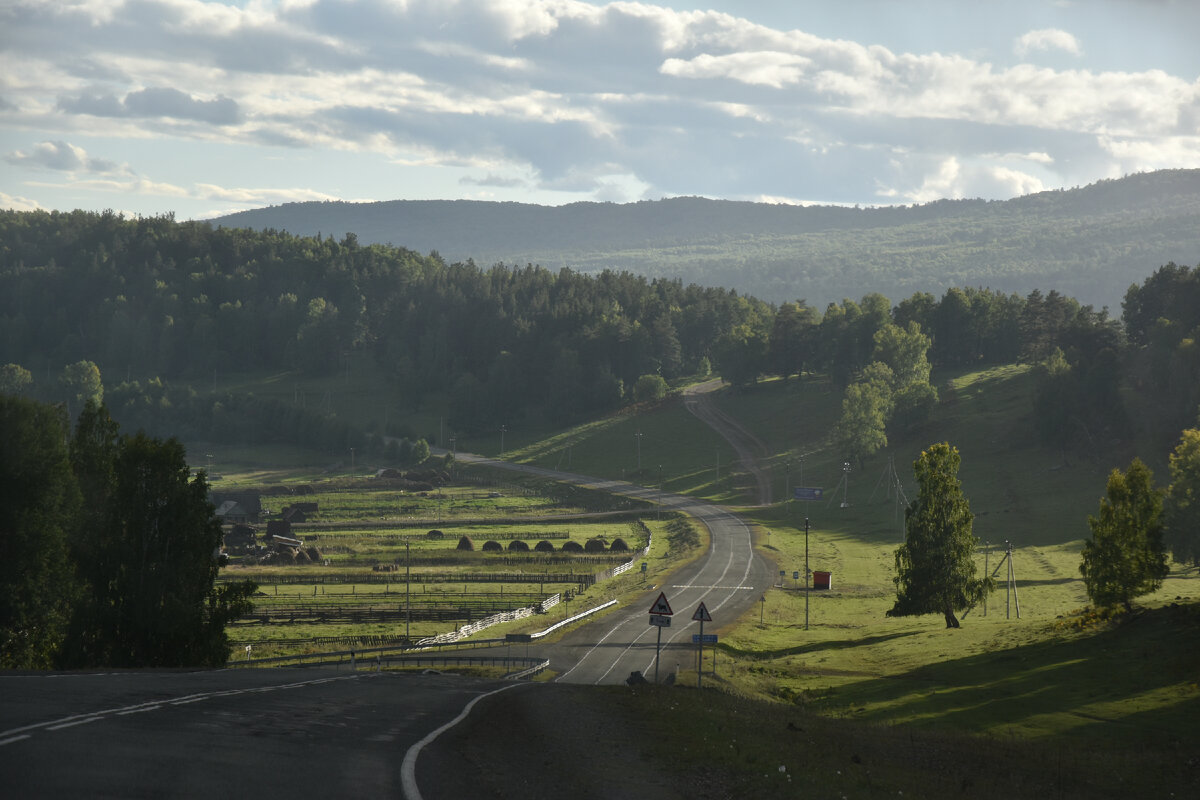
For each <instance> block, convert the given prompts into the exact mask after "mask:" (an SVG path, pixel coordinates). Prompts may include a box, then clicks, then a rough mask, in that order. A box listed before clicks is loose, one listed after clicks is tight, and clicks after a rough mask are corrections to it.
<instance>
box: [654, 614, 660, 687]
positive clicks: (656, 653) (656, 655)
mask: <svg viewBox="0 0 1200 800" xmlns="http://www.w3.org/2000/svg"><path fill="white" fill-rule="evenodd" d="M661 655H662V626H659V628H658V643H657V644H656V645H654V682H655V683H658V658H659V656H661Z"/></svg>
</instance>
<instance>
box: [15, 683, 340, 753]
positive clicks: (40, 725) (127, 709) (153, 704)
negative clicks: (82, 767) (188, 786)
mask: <svg viewBox="0 0 1200 800" xmlns="http://www.w3.org/2000/svg"><path fill="white" fill-rule="evenodd" d="M112 674H121V673H112ZM359 677H360V676H359V675H343V676H340V677H336V678H316V679H314V680H311V681H297V682H295V683H284V684H280V685H278V686H263V687H260V686H255V687H252V688H248V689H225V690H222V691H219V692H204V693H202V694H189V695H183V696H182V697H176V698H173V699H170V700H153V701H150V702H148V703H137V704H135V705H131V706H123V707H121V708H106V709H104V710H103V711H93V712H91V713H89V714H74V715H72V716H69V717H63V718H61V719H54V720H48V721H46V722H35V723H34V724H32V725H24V726H22V727H20V728H12V729H10V730H7V731H0V743H7V742H9V741H14V742H15V741H19V739H18V738H12V737H13V736H14V734H20V733H25V732H26V731H38V730H46V731H60V730H63V729H64V728H73V727H75V726H76V725H86V724H88V723H89V722H98V721H100V720H102V719H105V718H107V717H109V716H124V715H126V714H136V713H139V712H141V711H154V710H155V709H159V708H162V707H163V706H164V705H172V706H178V705H184V704H186V703H195V702H199V701H200V700H210V699H212V698H214V697H229V696H232V695H239V694H251V693H254V692H262V691H277V690H279V689H296V688H299V687H301V686H317V685H319V684H322V683H329V682H331V681H350V680H355V679H357V678H359Z"/></svg>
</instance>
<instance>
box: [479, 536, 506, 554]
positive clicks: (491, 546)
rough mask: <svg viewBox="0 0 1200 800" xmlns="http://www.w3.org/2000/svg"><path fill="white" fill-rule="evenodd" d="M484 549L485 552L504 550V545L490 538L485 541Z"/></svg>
mask: <svg viewBox="0 0 1200 800" xmlns="http://www.w3.org/2000/svg"><path fill="white" fill-rule="evenodd" d="M482 549H483V552H485V553H495V552H504V545H502V544H500V543H499V542H496V541H493V540H491V539H489V540H487V541H486V542H484V543H483V548H482Z"/></svg>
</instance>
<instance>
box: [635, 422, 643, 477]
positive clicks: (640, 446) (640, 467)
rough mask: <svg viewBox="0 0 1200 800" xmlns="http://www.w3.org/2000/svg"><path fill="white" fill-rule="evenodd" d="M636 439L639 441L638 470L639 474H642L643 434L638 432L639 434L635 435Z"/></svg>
mask: <svg viewBox="0 0 1200 800" xmlns="http://www.w3.org/2000/svg"><path fill="white" fill-rule="evenodd" d="M634 438H635V439H637V468H638V472H641V471H642V432H641V431H638V432H637V433H635V434H634Z"/></svg>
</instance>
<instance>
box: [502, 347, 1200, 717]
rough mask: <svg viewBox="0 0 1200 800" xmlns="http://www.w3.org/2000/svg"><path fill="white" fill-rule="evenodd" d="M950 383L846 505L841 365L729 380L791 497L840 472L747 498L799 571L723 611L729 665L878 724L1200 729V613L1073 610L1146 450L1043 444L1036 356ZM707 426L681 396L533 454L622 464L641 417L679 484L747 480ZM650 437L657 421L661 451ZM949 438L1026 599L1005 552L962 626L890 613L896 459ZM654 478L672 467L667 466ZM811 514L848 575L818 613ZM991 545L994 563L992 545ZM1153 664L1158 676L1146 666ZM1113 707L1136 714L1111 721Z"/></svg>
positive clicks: (750, 682) (746, 682)
mask: <svg viewBox="0 0 1200 800" xmlns="http://www.w3.org/2000/svg"><path fill="white" fill-rule="evenodd" d="M937 381H938V383H939V386H941V387H943V389H942V391H943V395H944V396H947V397H948V398H949V399H948V400H947V402H945V403H944V404H943V405H942V406H941V407H940V408H939V410H938V413H937V415H936V417H937V418H936V419H935V420H934V421H933V422H931V423H929V424H928V425H927V426H926V427H925V428H924V429H922V430H920V431H916V432H912V433H910V434H905V435H903V436H899V437H895V439H894V441H893V442H892V443H891V446H890V447H889V448H888V450H887V451H885V452H883V453H880V454H879V455H877V456H876V457H874V458H872V459H869V460H868V461H867V462H866V463H865V464H864V465H863V467H862V469H857V468H856V469H854V470H852V471H851V473H850V474H849V476H848V485H847V492H846V495H845V496H847V497H848V500H849V503H850V505H849V507H847V508H842V507H840V505H841V501H842V498H843V495H842V494H841V493H839V494H837V495H836V496H833V494H832V493H833V491H834V489H835V487H836V486H837V485H838V483H839V481H840V480H841V478H842V474H843V473H842V460H841V459H840V458H839V457H838V456H837V455H836V452H835V450H834V449H833V448H832V447H831V445H830V441H829V439H830V435H829V434H830V431H831V430H832V426H833V422H834V421H835V420H836V418H837V415H838V412H839V410H840V396H839V395H838V393H837V392H836V391H834V390H832V389H831V388H830V387H829V386H828V384H826V383H824V382H822V381H816V380H814V381H806V382H803V383H801V382H797V381H795V380H792V381H790V382H787V383H784V382H782V381H773V382H769V383H765V384H762V385H760V386H759V387H756V388H755V389H752V390H750V391H747V392H743V393H733V392H729V391H726V392H723V393H722V394H721V396H720V398H719V402H720V404H721V405H722V407H723V408H724V409H725V410H726V411H728V412H729V413H730V414H731V415H733V416H734V417H736V418H737V419H739V420H740V421H742V422H743V423H744V424H745V425H746V426H747V427H749V428H750V429H752V430H753V431H754V432H755V433H756V434H757V435H758V436H759V437H760V438H761V439H763V440H764V441H765V442H767V444H768V446H769V448H770V449H771V450H772V452H774V453H775V455H774V457H773V459H772V467H773V469H774V479H775V481H776V483H777V496H780V497H782V496H783V489H784V482H785V481H787V482H788V483H789V484H790V485H792V486H795V485H799V484H800V483H803V484H804V485H807V486H819V487H824V488H825V489H826V498H827V502H820V503H806V504H801V503H795V502H794V503H792V504H791V505H790V507H788V506H785V505H782V504H779V505H776V506H774V507H770V508H764V509H750V508H747V509H744V511H745V513H747V514H748V515H749V516H750V517H751V518H752V519H754V520H755V521H756V522H757V523H759V525H760V530H761V534H762V535H761V537H760V541H759V544H760V547H761V548H762V549H763V552H764V553H765V554H766V555H767V556H768V557H770V558H772V559H774V560H775V561H776V563H777V565H778V567H779V568H780V569H783V570H785V572H786V576H787V577H786V579H785V580H784V581H783V585H782V586H777V587H775V588H773V589H771V590H769V591H768V592H767V594H766V600H765V603H764V604H763V605H762V606H761V607H760V608H758V609H755V610H754V612H752V613H751V614H749V615H747V616H746V617H745V618H743V619H741V620H717V624H718V626H719V632H720V634H721V637H722V650H723V652H722V654H721V656H720V661H719V666H718V673H719V674H718V680H720V681H722V682H726V683H727V684H728V685H730V686H731V688H734V689H735V690H736V691H739V692H742V693H747V694H751V695H754V696H761V697H774V698H777V699H783V700H788V701H794V702H797V703H804V704H806V705H809V706H810V707H812V708H814V709H818V710H820V711H822V712H824V713H827V714H832V715H846V716H855V717H860V718H863V719H869V720H873V721H879V722H888V723H896V722H905V723H913V724H918V725H923V726H942V725H949V726H953V727H954V728H958V729H966V730H970V731H974V732H981V733H987V734H991V735H1017V736H1024V737H1030V736H1032V737H1039V736H1046V735H1053V734H1061V733H1067V732H1070V733H1072V734H1079V733H1087V734H1088V735H1089V736H1092V737H1098V738H1121V737H1128V736H1129V735H1130V731H1131V730H1137V731H1140V732H1141V733H1143V734H1146V735H1147V736H1149V737H1151V738H1153V737H1156V736H1158V735H1159V734H1166V735H1167V736H1176V735H1179V736H1189V737H1190V738H1192V739H1194V736H1195V734H1194V733H1192V732H1191V728H1190V727H1189V724H1190V722H1191V718H1192V717H1193V716H1194V711H1195V708H1196V705H1197V703H1198V702H1200V688H1198V687H1197V684H1196V681H1195V678H1194V675H1193V674H1192V673H1193V672H1194V668H1193V669H1192V670H1189V669H1187V668H1185V666H1184V665H1185V664H1189V663H1190V664H1191V665H1193V667H1194V664H1195V660H1196V659H1195V656H1196V642H1197V641H1198V640H1200V626H1197V625H1196V624H1195V617H1194V615H1193V616H1191V617H1187V616H1185V617H1182V618H1179V619H1177V618H1175V617H1172V616H1170V615H1171V614H1172V613H1176V612H1172V611H1169V610H1160V611H1157V612H1155V614H1150V615H1143V616H1140V617H1138V618H1136V619H1134V620H1130V621H1127V622H1125V623H1122V624H1120V625H1117V626H1109V625H1107V624H1101V625H1099V626H1094V627H1091V628H1089V629H1087V630H1086V631H1084V632H1079V631H1078V630H1076V628H1075V627H1074V625H1073V621H1077V620H1078V618H1077V617H1073V616H1072V615H1073V614H1075V613H1076V612H1077V611H1078V610H1079V609H1081V608H1082V607H1083V606H1085V605H1086V604H1087V596H1086V593H1085V592H1084V588H1083V584H1082V581H1081V580H1080V579H1079V571H1078V565H1079V549H1080V547H1081V545H1082V541H1083V539H1084V538H1085V537H1086V536H1087V535H1088V528H1087V521H1086V518H1087V515H1088V514H1091V513H1095V510H1096V508H1097V504H1098V499H1099V497H1100V495H1101V494H1102V493H1103V488H1104V481H1105V477H1106V475H1107V472H1108V471H1109V469H1110V468H1111V467H1112V466H1114V465H1118V466H1120V467H1122V468H1124V466H1126V465H1127V464H1128V461H1129V458H1130V457H1131V455H1132V451H1131V450H1127V449H1123V448H1121V447H1119V446H1118V447H1115V448H1114V449H1113V450H1111V451H1108V452H1105V453H1102V454H1100V455H1099V456H1098V457H1096V458H1095V459H1089V458H1078V457H1071V458H1070V460H1069V463H1065V464H1064V463H1063V462H1062V458H1061V456H1060V455H1059V454H1058V453H1056V452H1053V451H1050V450H1046V449H1045V448H1042V447H1039V446H1038V445H1037V444H1036V442H1035V441H1034V439H1033V435H1032V432H1031V431H1032V424H1031V421H1030V419H1029V414H1030V411H1029V409H1030V406H1031V402H1030V391H1031V376H1030V375H1029V373H1028V371H1027V370H1026V369H1024V368H1022V367H1002V368H996V369H991V370H986V371H982V372H974V373H966V374H961V375H941V376H937ZM947 386H953V388H954V391H953V392H948V391H946V388H945V387H947ZM696 425H698V423H696V422H695V421H694V420H691V419H690V416H689V415H687V412H686V411H685V410H684V409H683V408H682V407H681V406H675V405H672V406H667V407H663V408H659V409H656V410H654V411H653V412H651V413H649V414H645V415H639V416H636V417H621V418H614V419H612V420H608V421H605V422H601V423H594V424H593V425H591V426H585V427H581V428H578V429H575V430H572V431H569V432H567V433H564V434H561V435H560V436H559V437H558V439H557V440H554V441H547V442H545V443H543V444H541V445H540V446H534V447H529V448H527V449H524V450H523V451H521V453H519V454H517V455H518V456H520V457H523V460H531V461H535V462H536V463H540V464H548V465H550V466H554V465H555V460H556V458H557V457H556V456H555V455H554V453H555V451H556V448H560V447H561V443H562V442H563V441H568V440H569V441H571V442H573V443H574V444H573V450H574V452H575V456H574V462H575V463H574V465H573V468H574V469H575V471H578V472H586V473H589V474H600V475H606V476H612V477H620V473H619V470H620V469H621V468H622V466H621V465H622V464H624V463H626V462H627V461H628V459H629V458H630V456H631V455H632V454H633V451H634V441H633V436H632V434H633V432H634V431H635V430H637V429H639V427H640V429H641V430H643V431H653V432H654V433H655V434H656V438H655V441H656V442H657V441H658V440H659V439H662V440H665V441H666V442H668V443H669V444H670V447H669V448H668V450H667V451H665V453H664V454H663V455H662V456H661V458H662V460H663V461H664V463H666V464H670V465H671V466H670V468H669V471H668V481H667V486H668V488H670V489H675V490H677V491H685V492H691V493H695V494H698V495H700V496H706V497H713V498H715V499H718V500H720V501H722V502H728V503H737V502H740V499H739V496H738V494H737V493H736V491H734V488H733V487H731V486H729V485H728V483H726V484H725V485H724V486H723V487H721V488H719V489H715V488H714V487H713V486H712V485H711V484H710V483H706V482H705V481H704V480H703V476H705V475H706V474H707V475H709V478H710V481H711V472H710V470H711V467H712V460H713V457H712V456H711V455H709V453H710V452H712V443H711V438H710V436H711V435H709V436H706V435H705V434H704V432H703V431H698V430H696V429H695V427H694V426H696ZM649 440H650V437H649V435H647V436H646V437H645V438H644V439H643V465H645V464H646V463H647V459H646V454H647V447H648V445H647V441H649ZM943 440H945V441H950V442H951V443H952V444H954V445H955V446H957V447H958V448H959V450H960V452H961V454H962V459H963V466H962V470H961V473H960V478H961V480H962V483H963V487H964V490H965V491H966V493H967V495H968V497H969V499H970V501H971V504H972V509H973V511H974V512H975V514H976V523H975V532H976V535H977V536H978V537H979V538H980V539H981V540H986V541H988V542H991V543H992V548H991V552H990V556H989V558H988V566H989V568H990V570H995V568H996V567H997V566H998V565H999V563H1000V558H1001V557H1002V555H1003V553H1002V545H1001V544H1000V543H1002V542H1003V541H1004V540H1005V539H1011V540H1012V542H1013V544H1014V553H1013V563H1014V567H1015V573H1016V575H1015V576H1016V596H1015V597H1013V598H1007V599H1008V600H1010V601H1011V602H1010V603H1009V605H1008V614H1006V594H1005V591H1004V587H1005V581H1004V578H1005V576H1006V572H1005V571H1004V570H1001V571H1000V572H999V573H998V575H997V578H998V580H999V581H1000V591H999V592H998V593H996V594H994V595H993V596H992V598H991V600H990V602H989V605H988V609H987V614H986V616H985V615H984V613H983V609H982V608H976V609H974V610H972V611H971V612H970V613H969V614H968V615H967V616H966V618H965V619H964V627H963V628H962V629H960V630H957V631H947V630H945V629H944V625H943V622H942V620H941V618H940V617H933V616H930V617H917V618H905V619H890V618H887V617H886V616H884V614H885V612H886V611H887V609H888V608H890V606H891V603H892V599H893V597H894V590H893V586H892V574H893V573H892V565H893V554H894V551H895V548H896V546H897V545H898V544H899V543H900V542H901V541H902V540H903V511H902V509H900V508H898V505H897V503H896V501H895V499H894V497H895V496H894V495H892V496H891V497H889V496H888V495H889V493H888V491H887V490H888V486H889V481H888V480H887V477H888V472H887V467H888V458H889V457H892V458H894V463H895V470H896V473H897V475H898V477H899V480H900V482H901V485H902V488H903V490H904V492H905V493H906V494H907V495H908V496H909V497H910V498H911V497H912V496H913V495H914V494H915V483H914V481H913V478H912V470H911V464H912V461H913V460H914V459H915V457H916V456H917V455H918V454H919V452H920V450H921V449H922V448H923V447H925V446H928V445H929V444H931V443H933V442H937V441H943ZM583 453H587V454H588V455H587V457H586V460H584V459H583V456H581V455H580V454H583ZM801 454H803V455H804V458H803V473H802V474H801V459H800V455H801ZM658 457H659V456H658V455H657V453H656V456H655V458H656V459H657V458H658ZM727 458H728V456H727V455H723V456H722V459H723V461H724V460H725V459H727ZM689 459H690V461H689ZM581 462H582V463H581ZM725 463H728V462H727V461H725ZM785 465H786V466H785ZM671 475H675V476H677V477H675V478H671V477H670V476H671ZM685 476H686V478H685ZM1160 477H1163V476H1160ZM647 478H648V482H650V483H657V478H656V476H654V475H649V476H647ZM723 480H724V481H726V482H727V481H728V478H724V479H723ZM805 516H807V517H808V518H809V520H810V535H809V549H810V564H811V566H812V568H813V569H815V570H829V571H831V572H832V573H833V590H832V591H830V592H820V593H814V595H813V596H812V597H811V598H810V606H809V620H810V624H809V629H808V630H805V626H804V619H805V601H804V596H803V592H802V591H797V589H796V587H795V583H796V582H794V581H793V580H792V579H791V575H792V572H793V570H799V571H802V570H803V568H804V546H805V543H804V533H803V531H804V522H803V520H804V517H805ZM978 561H979V567H980V568H981V569H982V568H983V566H984V563H983V562H984V555H983V552H982V550H981V552H980V555H979V559H978ZM801 574H803V573H801ZM801 583H802V582H801ZM1176 597H1179V598H1182V599H1183V600H1185V601H1191V602H1193V603H1194V602H1196V601H1197V600H1200V580H1197V577H1196V571H1195V570H1190V571H1184V570H1179V569H1176V570H1175V571H1173V572H1172V575H1171V577H1170V578H1168V580H1167V581H1166V584H1165V585H1164V587H1163V589H1162V590H1161V591H1160V592H1158V593H1156V594H1155V595H1153V596H1150V597H1147V598H1143V601H1142V602H1143V603H1144V604H1145V605H1146V606H1149V607H1152V608H1159V609H1161V608H1162V607H1163V606H1165V605H1167V604H1169V603H1171V602H1172V601H1173V600H1174V599H1175V598H1176ZM1018 601H1019V605H1020V619H1018V618H1017V614H1016V605H1017V602H1018ZM1178 613H1184V612H1178ZM760 614H761V619H762V622H761V623H760ZM1181 620H1183V622H1181ZM1189 620H1190V621H1189ZM1184 623H1186V624H1184ZM1160 654H1161V655H1160ZM1185 656H1186V657H1185ZM1188 659H1190V661H1188ZM1150 672H1153V674H1154V678H1153V680H1147V678H1146V676H1147V674H1148V673H1150ZM1114 720H1115V721H1119V722H1120V723H1121V724H1119V725H1109V724H1103V723H1105V722H1106V721H1114Z"/></svg>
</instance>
